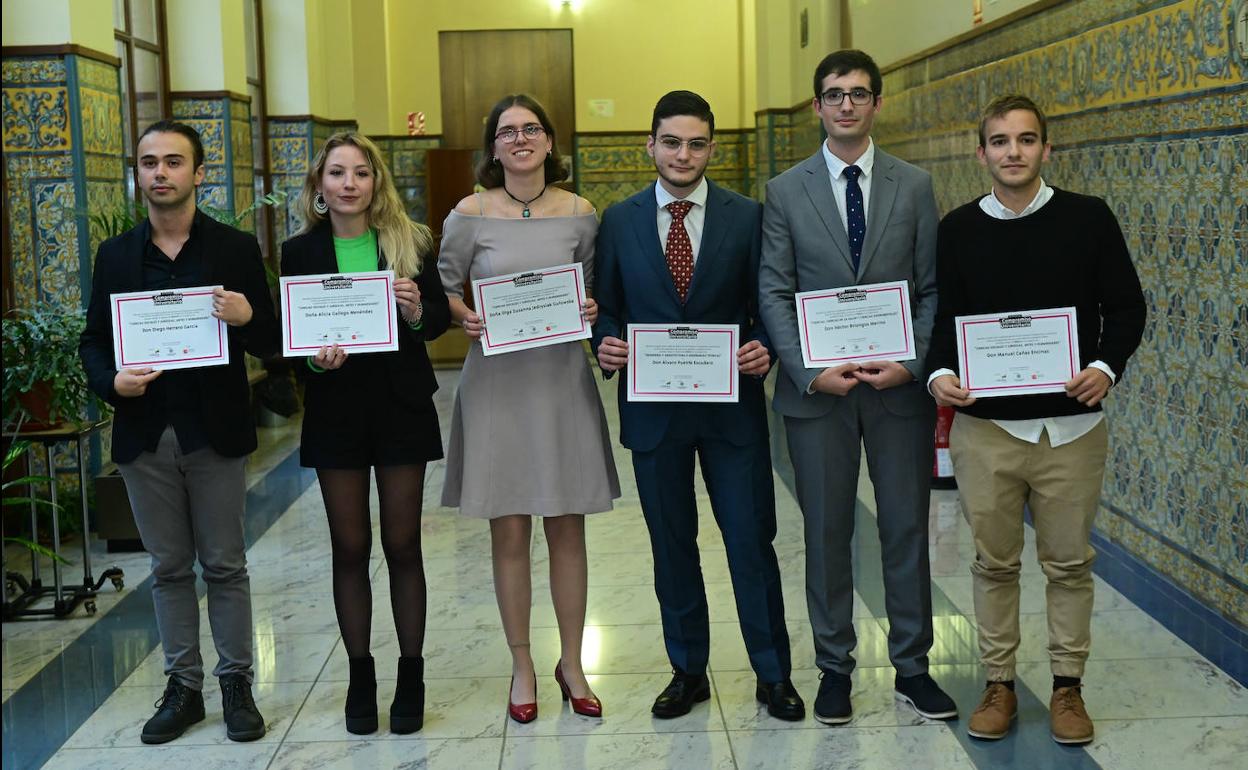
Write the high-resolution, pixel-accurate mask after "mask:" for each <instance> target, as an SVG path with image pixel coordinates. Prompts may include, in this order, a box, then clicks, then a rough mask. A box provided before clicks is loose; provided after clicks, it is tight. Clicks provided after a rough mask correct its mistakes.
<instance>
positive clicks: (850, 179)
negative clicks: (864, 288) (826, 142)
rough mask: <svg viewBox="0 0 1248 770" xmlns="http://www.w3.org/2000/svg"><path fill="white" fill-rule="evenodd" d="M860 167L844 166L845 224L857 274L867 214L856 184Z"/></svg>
mask: <svg viewBox="0 0 1248 770" xmlns="http://www.w3.org/2000/svg"><path fill="white" fill-rule="evenodd" d="M861 174H862V169H860V168H858V167H857V166H846V167H845V179H846V181H847V184H846V185H845V224H846V226H847V229H848V231H849V232H848V235H849V255H850V256H851V257H853V260H854V274H855V275H857V274H858V263H859V262H861V261H862V240H863V238H865V237H866V236H867V215H866V212H865V211H863V206H862V188H861V187H859V186H858V177H859V176H860V175H861Z"/></svg>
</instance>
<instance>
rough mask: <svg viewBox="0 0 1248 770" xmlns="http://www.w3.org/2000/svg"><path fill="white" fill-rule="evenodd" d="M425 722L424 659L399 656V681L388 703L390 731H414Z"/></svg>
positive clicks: (403, 732)
mask: <svg viewBox="0 0 1248 770" xmlns="http://www.w3.org/2000/svg"><path fill="white" fill-rule="evenodd" d="M424 723H425V659H424V658H399V681H398V682H397V683H396V684H395V686H394V703H391V704H390V732H392V733H399V734H400V735H402V734H405V733H414V732H416V731H417V730H419V729H420V728H421V726H422V725H423V724H424Z"/></svg>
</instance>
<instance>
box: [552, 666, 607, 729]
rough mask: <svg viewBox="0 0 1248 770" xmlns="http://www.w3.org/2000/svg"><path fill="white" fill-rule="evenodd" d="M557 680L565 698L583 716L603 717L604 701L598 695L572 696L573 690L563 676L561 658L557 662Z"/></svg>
mask: <svg viewBox="0 0 1248 770" xmlns="http://www.w3.org/2000/svg"><path fill="white" fill-rule="evenodd" d="M555 681H556V682H557V683H558V684H559V690H560V692H562V693H563V699H564V700H566V701H571V703H572V710H573V711H575V712H576V713H578V714H580V715H581V716H583V717H597V718H599V719H601V718H602V701H600V700H598V698H597V696H592V695H591V696H590V697H588V698H575V697H573V696H572V690H571V689H569V687H568V683H567V682H566V681H564V678H563V661H562V660H560V661H559V662H558V663H556V664H555Z"/></svg>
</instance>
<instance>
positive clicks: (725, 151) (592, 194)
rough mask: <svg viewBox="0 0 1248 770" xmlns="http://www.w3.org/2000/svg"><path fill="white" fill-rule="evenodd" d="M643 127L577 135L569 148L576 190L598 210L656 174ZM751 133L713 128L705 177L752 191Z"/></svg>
mask: <svg viewBox="0 0 1248 770" xmlns="http://www.w3.org/2000/svg"><path fill="white" fill-rule="evenodd" d="M646 136H647V133H646V132H641V131H638V132H633V133H619V134H577V135H576V138H575V142H574V147H573V151H572V153H573V156H574V157H573V163H574V168H575V174H574V177H573V178H574V181H575V182H576V191H577V193H579V194H580V195H581V196H583V197H584V198H586V199H587V200H589V201H590V202H591V203H593V204H594V207H595V208H597V209H598V211H599V212H601V211H603V210H605V209H606V208H607V207H608V206H611V205H613V204H616V203H619V202H620V201H622V200H624V199H626V198H628V197H629V196H631V195H633V194H634V193H636V192H637V191H638V190H640V189H642V188H643V187H645V186H646V185H648V184H651V183H652V182H654V180H655V179H656V174H655V170H654V159H652V158H651V157H650V156H649V155H648V154H646ZM753 144H754V134H753V132H750V131H733V130H727V131H718V132H716V134H715V145H716V148H715V155H714V156H713V157H712V159H711V164H710V166H709V167H708V169H707V173H706V175H707V177H708V178H709V179H711V180H712V181H714V182H715V183H716V184H719V185H722V186H723V187H726V188H728V189H730V190H734V191H736V192H739V193H741V194H742V195H751V194H752V192H753V185H752V178H753V170H752V169H753V166H752V165H751V162H750V159H751V156H752V152H753Z"/></svg>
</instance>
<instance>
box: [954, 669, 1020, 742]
mask: <svg viewBox="0 0 1248 770" xmlns="http://www.w3.org/2000/svg"><path fill="white" fill-rule="evenodd" d="M1016 716H1018V696H1017V695H1015V694H1014V691H1013V690H1011V689H1010V688H1008V687H1006V686H1005V685H1003V684H1001V683H1000V682H993V683H991V684H989V685H988V687H987V689H985V690H984V696H983V697H982V698H980V701H979V706H977V707H976V708H975V711H974V713H972V714H971V720H970V722H969V723H967V726H966V731H967V732H968V733H970V734H971V736H972V737H975V738H983V739H985V740H989V741H995V740H998V739H1000V738H1004V737H1005V734H1006V733H1008V732H1009V731H1010V723H1011V722H1013V721H1014V717H1016Z"/></svg>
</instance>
